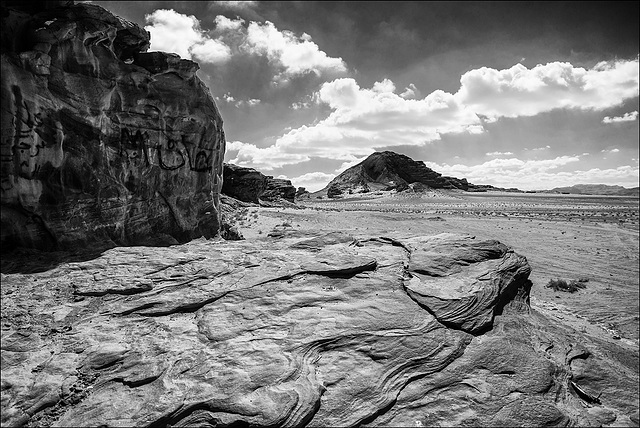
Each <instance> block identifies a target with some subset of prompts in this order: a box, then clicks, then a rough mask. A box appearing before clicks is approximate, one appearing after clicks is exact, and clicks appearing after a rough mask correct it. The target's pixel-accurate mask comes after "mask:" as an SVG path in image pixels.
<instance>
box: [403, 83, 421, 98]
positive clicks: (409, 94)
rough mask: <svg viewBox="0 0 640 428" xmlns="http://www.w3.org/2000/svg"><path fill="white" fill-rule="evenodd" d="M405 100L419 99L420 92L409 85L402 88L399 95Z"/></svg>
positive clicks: (411, 84) (412, 85)
mask: <svg viewBox="0 0 640 428" xmlns="http://www.w3.org/2000/svg"><path fill="white" fill-rule="evenodd" d="M400 96H401V97H402V98H404V99H405V100H410V99H414V98H420V91H419V90H418V88H416V85H414V84H413V83H410V84H409V86H408V87H406V88H404V91H403V92H402V93H401V94H400Z"/></svg>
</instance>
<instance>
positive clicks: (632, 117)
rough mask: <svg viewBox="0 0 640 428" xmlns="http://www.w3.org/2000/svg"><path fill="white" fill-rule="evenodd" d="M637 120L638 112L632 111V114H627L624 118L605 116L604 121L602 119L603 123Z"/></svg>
mask: <svg viewBox="0 0 640 428" xmlns="http://www.w3.org/2000/svg"><path fill="white" fill-rule="evenodd" d="M637 118H638V112H637V111H632V112H630V113H625V114H624V115H622V116H614V117H609V116H605V117H604V119H602V123H620V122H633V121H634V120H636V119H637Z"/></svg>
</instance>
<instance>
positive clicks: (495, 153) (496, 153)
mask: <svg viewBox="0 0 640 428" xmlns="http://www.w3.org/2000/svg"><path fill="white" fill-rule="evenodd" d="M512 154H513V153H511V152H489V153H485V155H487V156H510V155H512Z"/></svg>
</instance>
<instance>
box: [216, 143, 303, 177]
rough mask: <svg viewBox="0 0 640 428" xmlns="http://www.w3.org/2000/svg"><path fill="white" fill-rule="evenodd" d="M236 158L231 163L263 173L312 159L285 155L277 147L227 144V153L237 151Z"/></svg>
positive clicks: (297, 155) (291, 154) (299, 155)
mask: <svg viewBox="0 0 640 428" xmlns="http://www.w3.org/2000/svg"><path fill="white" fill-rule="evenodd" d="M236 150H237V154H236V156H235V158H233V159H232V160H230V161H229V162H230V163H233V164H236V165H240V166H246V167H250V168H256V169H258V170H261V171H270V170H272V169H274V168H278V167H281V166H283V165H287V164H294V163H300V162H305V161H308V160H309V159H310V158H309V157H308V156H306V155H304V154H296V153H283V152H282V151H281V150H279V149H278V148H277V147H274V146H271V147H266V148H260V147H256V146H255V145H253V144H248V143H243V142H241V141H232V142H227V151H228V152H231V151H236Z"/></svg>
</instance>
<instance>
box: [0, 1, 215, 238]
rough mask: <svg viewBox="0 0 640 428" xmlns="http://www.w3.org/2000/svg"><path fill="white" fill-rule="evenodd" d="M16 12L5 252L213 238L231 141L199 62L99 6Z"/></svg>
mask: <svg viewBox="0 0 640 428" xmlns="http://www.w3.org/2000/svg"><path fill="white" fill-rule="evenodd" d="M16 3H17V2H16ZM23 3H24V2H23ZM48 3H56V2H40V3H39V4H48ZM58 3H67V2H58ZM54 6H55V4H54ZM23 9H30V10H28V11H24V10H17V9H12V8H4V7H3V10H2V59H1V61H2V87H1V90H2V112H1V114H2V117H1V121H2V141H1V142H0V149H1V154H2V157H1V159H0V166H1V177H0V178H1V186H2V187H1V192H2V198H1V202H2V234H1V238H2V247H3V249H9V248H11V247H15V246H23V247H35V248H40V249H54V248H69V247H73V248H76V247H88V246H93V245H98V244H107V245H110V246H113V245H114V244H116V245H133V244H148V245H156V244H172V243H177V242H186V241H188V240H189V239H192V238H195V237H200V236H205V237H211V236H215V235H216V234H217V233H218V230H219V222H220V219H219V213H218V195H219V192H220V188H221V185H222V159H223V154H224V149H225V139H224V132H223V129H222V119H221V117H220V114H219V112H218V110H217V108H216V106H215V104H214V101H213V99H212V97H211V95H210V93H209V90H208V88H206V86H205V85H204V84H203V83H202V82H201V81H200V79H199V78H198V77H197V76H196V74H195V73H196V70H198V68H199V67H198V65H197V64H196V63H194V62H192V61H188V60H184V59H180V58H179V57H178V56H176V55H174V54H166V53H162V52H151V53H145V51H146V50H147V49H148V46H149V35H148V33H147V32H146V31H144V30H143V29H141V28H140V27H138V26H137V25H135V24H133V23H131V22H128V21H126V20H124V19H121V18H118V17H116V16H114V15H112V14H111V13H110V12H108V11H106V10H105V9H103V8H101V7H99V6H95V5H92V4H87V3H82V4H77V5H70V6H60V7H47V8H40V9H38V8H37V7H36V6H33V7H29V8H28V7H27V6H24V7H23Z"/></svg>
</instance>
